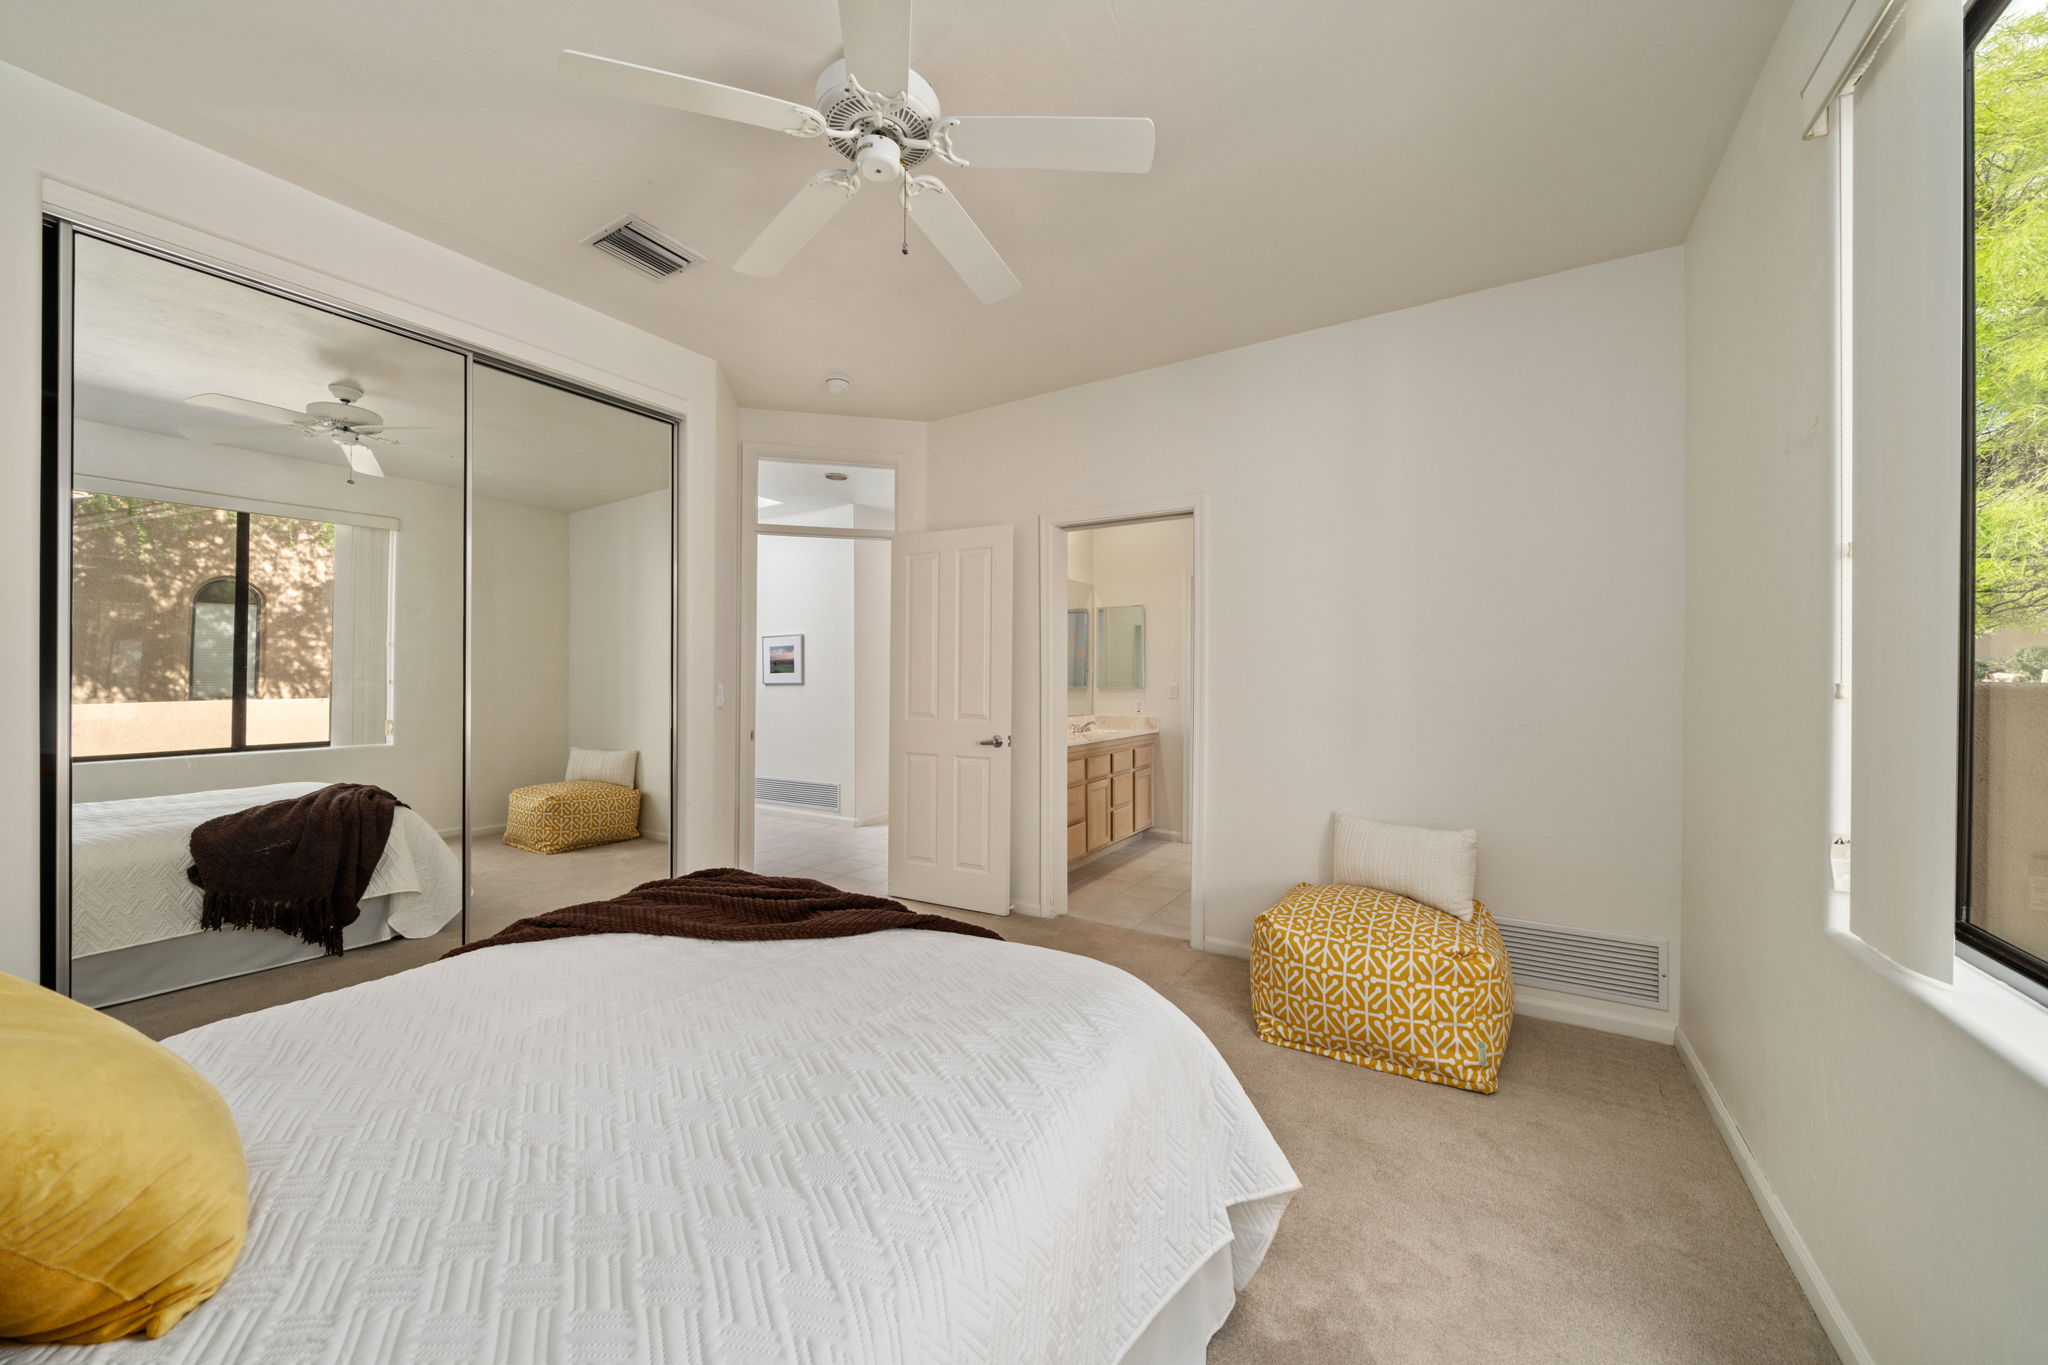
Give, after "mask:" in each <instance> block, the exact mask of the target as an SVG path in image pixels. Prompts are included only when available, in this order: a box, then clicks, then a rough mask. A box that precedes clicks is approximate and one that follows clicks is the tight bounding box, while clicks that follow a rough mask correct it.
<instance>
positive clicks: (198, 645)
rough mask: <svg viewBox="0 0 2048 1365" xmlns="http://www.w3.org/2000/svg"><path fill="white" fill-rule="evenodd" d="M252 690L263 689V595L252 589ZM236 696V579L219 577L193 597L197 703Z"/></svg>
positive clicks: (193, 690) (193, 688)
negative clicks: (261, 680) (261, 679)
mask: <svg viewBox="0 0 2048 1365" xmlns="http://www.w3.org/2000/svg"><path fill="white" fill-rule="evenodd" d="M246 652H247V655H248V661H249V665H248V679H249V681H248V691H249V692H250V693H251V694H253V693H255V691H256V690H257V688H258V687H259V686H261V682H260V675H259V665H260V664H261V662H262V659H263V594H262V593H261V592H260V591H258V590H257V589H256V588H254V587H251V588H250V589H249V640H248V645H247V651H246ZM234 694H235V580H234V579H232V578H216V579H213V580H212V581H210V582H208V583H206V584H203V585H202V586H201V587H200V589H199V591H198V592H196V593H194V594H193V595H192V683H191V695H192V700H194V701H224V700H227V699H229V698H231V697H233V696H234Z"/></svg>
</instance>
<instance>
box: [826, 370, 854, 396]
mask: <svg viewBox="0 0 2048 1365" xmlns="http://www.w3.org/2000/svg"><path fill="white" fill-rule="evenodd" d="M852 387H853V381H852V380H851V379H848V378H847V377H846V376H845V375H843V374H835V375H833V376H832V377H831V378H830V379H827V380H826V381H825V392H827V393H845V392H846V391H847V390H848V389H850V388H852Z"/></svg>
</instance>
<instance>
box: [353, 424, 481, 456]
mask: <svg viewBox="0 0 2048 1365" xmlns="http://www.w3.org/2000/svg"><path fill="white" fill-rule="evenodd" d="M432 430H433V428H432V427H385V428H384V429H383V430H382V431H359V432H357V433H356V439H357V440H358V441H375V442H376V443H377V444H378V445H382V446H396V447H397V448H398V449H400V450H408V451H411V452H412V453H413V454H415V455H431V456H433V457H434V458H435V459H437V460H459V459H461V458H462V457H461V456H460V455H450V454H449V453H448V452H447V451H445V450H435V449H433V448H432V447H430V446H423V445H420V444H418V443H416V442H413V441H394V440H392V439H391V438H390V437H389V436H386V435H385V434H384V432H386V431H432Z"/></svg>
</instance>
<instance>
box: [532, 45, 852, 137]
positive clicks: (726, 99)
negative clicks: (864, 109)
mask: <svg viewBox="0 0 2048 1365" xmlns="http://www.w3.org/2000/svg"><path fill="white" fill-rule="evenodd" d="M561 74H562V80H563V81H564V82H565V83H567V84H568V85H571V86H574V87H575V88H576V89H578V90H584V91H588V92H589V93H590V94H593V95H608V96H610V97H611V98H613V99H620V100H632V101H634V102H635V103H637V104H658V105H660V106H661V107H662V108H664V109H682V110H685V111H687V112H689V113H692V114H704V115H707V116H709V117H711V118H722V119H730V120H731V121H732V122H734V123H749V124H752V125H753V126H754V127H756V128H771V129H773V130H774V131H776V132H778V133H790V134H793V135H794V136H797V137H818V136H820V135H822V134H823V133H824V131H825V116H824V115H823V114H820V113H819V112H818V111H817V110H815V109H812V108H810V107H809V106H807V105H802V104H796V103H793V102H791V101H789V100H779V99H777V98H775V97H774V96H773V95H757V94H755V93H754V92H753V91H751V90H736V89H734V88H733V87H732V86H730V85H719V84H718V83H717V82H715V81H700V80H698V79H697V78H696V77H695V76H679V75H677V74H676V73H675V72H673V71H661V70H658V69H656V68H654V67H651V66H635V65H634V64H633V63H631V62H621V61H614V60H613V59H612V58H610V57H597V56H593V55H591V54H590V53H588V52H564V53H563V54H562V62H561Z"/></svg>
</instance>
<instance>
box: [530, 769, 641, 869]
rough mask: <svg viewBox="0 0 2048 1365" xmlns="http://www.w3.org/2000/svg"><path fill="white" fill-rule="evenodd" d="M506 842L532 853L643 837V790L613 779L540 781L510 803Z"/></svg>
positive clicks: (552, 851) (558, 850) (559, 850)
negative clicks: (641, 795) (641, 815)
mask: <svg viewBox="0 0 2048 1365" xmlns="http://www.w3.org/2000/svg"><path fill="white" fill-rule="evenodd" d="M506 807H507V809H506V811H505V842H506V843H508V844H510V845H512V847H514V848H523V849H525V850H526V851H527V852H529V853H567V852H568V851H569V850H570V849H572V848H589V847H590V846H591V845H593V844H616V843H618V842H619V841H620V840H622V839H637V838H639V837H640V792H639V791H638V789H636V788H633V787H621V786H619V785H618V784H617V783H615V782H542V783H540V784H539V785H538V786H533V787H521V788H519V789H518V790H517V791H515V792H513V793H512V795H511V797H510V798H509V799H508V800H507V802H506Z"/></svg>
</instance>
